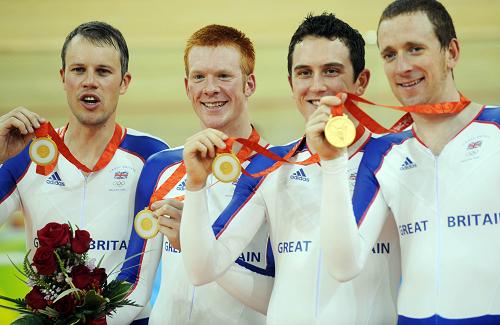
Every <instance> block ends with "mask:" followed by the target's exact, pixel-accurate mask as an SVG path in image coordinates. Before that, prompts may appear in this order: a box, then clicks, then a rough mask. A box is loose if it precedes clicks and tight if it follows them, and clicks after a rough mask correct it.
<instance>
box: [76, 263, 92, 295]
mask: <svg viewBox="0 0 500 325" xmlns="http://www.w3.org/2000/svg"><path fill="white" fill-rule="evenodd" d="M71 279H72V281H73V284H74V285H75V287H77V288H78V289H85V288H87V286H88V285H89V283H90V270H89V268H88V267H86V266H85V265H77V266H74V267H73V268H72V269H71Z"/></svg>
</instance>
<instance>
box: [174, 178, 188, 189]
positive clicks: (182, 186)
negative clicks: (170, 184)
mask: <svg viewBox="0 0 500 325" xmlns="http://www.w3.org/2000/svg"><path fill="white" fill-rule="evenodd" d="M175 189H176V190H178V191H185V190H186V180H183V181H182V183H180V184H179V185H177V187H176V188H175Z"/></svg>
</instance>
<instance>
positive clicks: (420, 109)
mask: <svg viewBox="0 0 500 325" xmlns="http://www.w3.org/2000/svg"><path fill="white" fill-rule="evenodd" d="M355 101H356V102H361V103H365V104H368V105H374V106H381V107H386V108H392V109H396V110H400V111H404V112H407V114H405V115H404V116H402V117H401V118H400V119H399V120H398V121H397V122H396V123H394V125H393V126H391V127H390V128H389V129H387V128H385V127H383V126H382V125H380V124H379V123H378V122H377V121H375V120H374V119H373V118H371V117H370V116H369V115H368V114H367V113H365V112H363V111H362V110H361V108H359V107H358V106H357V105H356V103H355ZM470 102H471V101H470V100H469V99H467V98H466V97H464V96H463V95H462V94H460V100H459V101H458V102H445V103H438V104H422V105H413V106H389V105H381V104H376V103H373V102H370V101H368V100H366V99H364V98H361V97H359V96H356V95H354V94H349V93H348V94H347V99H346V101H345V103H344V107H345V109H346V110H347V111H348V112H349V113H350V114H351V115H352V116H353V117H355V118H356V119H357V120H358V121H359V124H358V126H357V127H356V128H355V127H354V124H353V123H352V121H350V120H349V119H348V118H347V116H346V115H344V114H343V113H342V106H340V105H339V106H336V107H332V108H330V109H331V112H332V118H331V119H330V120H329V121H327V125H326V126H325V137H326V138H327V139H329V142H330V141H331V142H330V143H332V145H334V146H338V147H346V146H349V145H350V144H351V143H352V142H355V141H357V140H358V139H359V138H361V136H362V135H363V133H364V132H365V127H366V128H367V129H368V130H370V131H371V132H373V133H376V134H383V133H397V132H401V131H403V130H404V129H406V128H407V127H409V126H410V125H411V124H412V123H413V118H412V117H411V115H410V114H409V113H410V112H412V113H420V114H456V113H458V112H460V111H462V110H463V109H464V108H465V107H467V106H468V105H469V104H470ZM304 140H305V139H302V141H298V142H297V144H296V145H295V146H294V147H293V148H292V149H291V150H290V151H289V152H288V153H287V154H286V155H285V156H284V157H283V158H282V157H280V156H278V155H276V154H275V153H273V152H272V151H269V150H267V149H266V148H263V147H262V146H260V145H259V144H258V143H253V142H250V141H248V140H247V139H241V138H239V139H234V140H232V141H233V142H239V143H241V144H242V145H243V146H246V147H247V148H251V149H252V150H253V151H255V152H257V153H260V154H262V155H263V156H266V157H268V158H270V159H273V160H275V161H276V163H274V164H273V165H272V166H271V167H269V168H267V169H265V170H262V171H260V172H258V173H254V174H250V173H248V172H247V171H246V170H245V169H244V168H242V172H243V174H245V175H247V176H250V177H261V176H266V175H268V174H270V173H271V172H273V171H274V170H276V169H278V168H279V167H280V166H282V165H283V164H294V165H303V166H307V165H310V164H315V163H318V162H319V161H320V159H319V156H318V155H317V154H314V155H311V157H309V158H307V159H305V160H303V161H295V162H294V161H290V160H289V159H290V158H291V157H292V156H293V155H294V153H295V152H296V151H297V149H298V147H299V146H300V144H301V143H302V142H303V141H304Z"/></svg>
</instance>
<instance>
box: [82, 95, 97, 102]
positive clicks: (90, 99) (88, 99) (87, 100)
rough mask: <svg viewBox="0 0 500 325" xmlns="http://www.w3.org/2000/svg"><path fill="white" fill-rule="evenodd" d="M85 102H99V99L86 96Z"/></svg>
mask: <svg viewBox="0 0 500 325" xmlns="http://www.w3.org/2000/svg"><path fill="white" fill-rule="evenodd" d="M83 100H84V101H86V102H97V98H95V97H94V96H85V97H83Z"/></svg>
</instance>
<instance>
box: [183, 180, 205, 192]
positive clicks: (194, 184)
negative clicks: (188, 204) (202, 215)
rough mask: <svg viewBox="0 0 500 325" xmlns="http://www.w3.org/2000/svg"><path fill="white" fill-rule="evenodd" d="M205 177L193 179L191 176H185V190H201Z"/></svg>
mask: <svg viewBox="0 0 500 325" xmlns="http://www.w3.org/2000/svg"><path fill="white" fill-rule="evenodd" d="M205 183H206V179H205V180H203V181H202V180H195V179H192V178H189V176H188V177H187V178H186V190H188V191H191V192H195V191H199V190H201V189H202V188H203V187H205Z"/></svg>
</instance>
